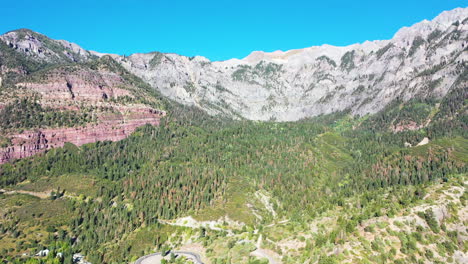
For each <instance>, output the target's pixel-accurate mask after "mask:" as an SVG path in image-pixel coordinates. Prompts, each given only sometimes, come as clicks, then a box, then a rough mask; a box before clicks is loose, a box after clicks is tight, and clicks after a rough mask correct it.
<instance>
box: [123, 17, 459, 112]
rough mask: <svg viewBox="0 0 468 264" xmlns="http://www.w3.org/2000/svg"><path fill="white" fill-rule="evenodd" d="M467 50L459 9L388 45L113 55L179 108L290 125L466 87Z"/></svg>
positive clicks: (398, 35) (399, 34) (400, 34)
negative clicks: (234, 55)
mask: <svg viewBox="0 0 468 264" xmlns="http://www.w3.org/2000/svg"><path fill="white" fill-rule="evenodd" d="M467 47H468V8H458V9H454V10H452V11H447V12H443V13H442V14H441V15H439V16H438V17H436V18H435V19H434V20H432V21H423V22H420V23H418V24H415V25H413V26H412V27H408V28H402V29H401V30H399V31H398V32H397V33H396V34H395V36H394V38H393V39H391V40H383V41H373V42H365V43H362V44H354V45H350V46H347V47H334V46H329V45H323V46H319V47H311V48H305V49H299V50H291V51H286V52H283V51H276V52H273V53H265V52H260V51H256V52H253V53H252V54H250V55H249V56H248V57H246V58H244V59H243V60H238V59H232V60H228V61H221V62H210V61H209V60H207V59H206V58H203V57H194V58H187V57H184V56H179V55H176V54H161V53H149V54H133V55H131V56H129V57H122V56H114V58H116V60H118V61H119V62H120V63H121V64H122V65H123V66H124V67H125V68H126V69H128V70H129V71H131V72H132V73H134V74H136V75H137V76H140V77H141V78H143V79H144V80H146V81H147V82H148V83H150V84H151V85H152V86H153V87H154V88H155V89H158V90H160V91H161V92H162V94H164V95H166V96H168V97H170V98H172V99H174V100H177V101H178V102H181V103H183V104H192V105H197V106H200V107H201V108H203V109H206V110H207V111H208V112H209V113H211V114H219V113H224V114H228V115H232V116H242V117H245V118H248V119H254V120H268V119H274V120H279V121H289V120H298V119H301V118H305V117H309V116H315V115H319V114H323V113H331V112H335V111H340V110H345V109H350V110H351V111H352V113H353V114H366V113H375V112H377V111H379V110H381V109H382V108H383V107H385V106H386V105H387V104H388V103H389V102H391V101H393V100H394V99H395V98H402V99H404V100H409V99H411V98H413V97H416V96H417V97H428V96H432V97H439V98H440V97H442V96H444V95H445V94H446V93H447V91H448V90H449V89H451V88H452V86H453V85H462V86H463V85H465V86H466V85H467V82H466V78H465V79H464V81H462V82H461V83H460V76H466V74H468V73H467V68H468V65H467V63H468V52H467ZM457 79H458V82H457ZM461 79H463V78H461Z"/></svg>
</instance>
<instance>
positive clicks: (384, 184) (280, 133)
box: [0, 90, 468, 263]
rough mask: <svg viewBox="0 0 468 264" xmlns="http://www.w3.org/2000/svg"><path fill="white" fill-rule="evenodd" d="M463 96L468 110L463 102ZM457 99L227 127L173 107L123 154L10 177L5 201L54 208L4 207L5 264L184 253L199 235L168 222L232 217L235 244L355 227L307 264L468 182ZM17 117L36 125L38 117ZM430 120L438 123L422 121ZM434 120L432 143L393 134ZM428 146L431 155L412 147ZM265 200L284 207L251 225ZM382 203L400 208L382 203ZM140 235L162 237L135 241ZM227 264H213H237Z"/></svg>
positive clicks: (35, 164) (70, 150) (65, 160)
mask: <svg viewBox="0 0 468 264" xmlns="http://www.w3.org/2000/svg"><path fill="white" fill-rule="evenodd" d="M461 96H464V97H465V98H466V97H467V95H466V90H464V91H462V94H461ZM447 98H448V99H445V100H444V101H442V102H438V101H435V100H426V101H410V102H406V103H404V102H395V103H394V104H392V105H391V106H390V107H388V109H385V110H384V111H383V112H381V113H379V114H377V115H373V116H364V117H352V116H350V115H349V114H348V113H346V112H343V113H337V114H333V115H327V116H319V117H316V118H311V119H308V120H303V121H300V122H284V123H274V122H254V121H234V120H226V119H223V118H217V117H211V116H208V115H206V114H204V113H203V112H202V111H200V110H197V109H196V108H190V107H182V106H179V105H177V104H175V103H168V105H167V108H168V110H169V111H168V112H169V113H170V114H169V115H168V116H167V117H165V118H164V119H163V120H162V123H161V125H160V126H150V125H147V126H144V127H142V128H140V129H138V130H137V131H136V132H135V133H134V134H132V135H131V136H130V137H129V138H127V139H124V140H122V141H119V142H97V143H93V144H87V145H84V146H81V147H76V146H74V145H72V144H67V145H66V146H65V147H63V148H58V149H53V150H50V151H48V152H47V153H45V154H41V155H38V156H35V157H32V158H28V159H22V160H18V161H16V162H14V163H11V164H4V165H2V167H1V168H0V183H1V187H2V188H5V189H11V190H17V191H20V190H31V191H46V190H47V189H49V188H53V192H52V193H51V194H50V197H49V198H47V199H39V198H36V197H34V196H28V195H27V194H23V193H21V192H18V193H17V194H16V195H10V194H1V195H0V203H1V204H2V207H4V208H8V209H7V210H2V221H1V224H0V237H1V238H2V241H8V242H6V243H2V248H1V249H0V250H1V255H2V256H3V260H4V261H5V262H10V261H13V262H14V263H23V262H27V263H44V262H46V263H72V257H71V256H72V253H73V252H81V253H82V254H84V255H86V259H87V260H88V261H90V262H92V263H123V262H129V261H131V260H134V259H135V258H136V257H138V256H141V255H144V254H145V253H147V252H149V250H151V248H158V249H160V250H164V249H165V248H168V246H170V245H174V243H176V244H177V242H174V241H173V239H174V234H181V235H180V236H179V239H181V238H182V234H186V233H187V232H189V233H190V232H193V231H190V230H187V228H182V227H175V226H170V225H166V224H164V222H163V221H167V220H171V219H175V218H178V217H183V216H187V215H192V216H195V217H196V218H198V219H200V220H203V219H207V220H216V219H217V218H218V217H222V216H224V215H227V216H228V217H229V218H230V219H232V220H234V221H238V222H242V223H245V224H246V226H245V227H247V229H245V227H244V229H243V230H238V231H236V232H240V233H242V232H243V231H246V230H249V229H251V230H253V229H257V230H263V229H264V228H265V226H268V224H270V223H273V222H274V219H287V220H288V221H291V222H295V223H299V224H301V225H305V224H306V223H309V222H311V221H314V219H317V218H318V217H320V216H321V215H323V214H327V212H330V211H333V210H336V209H337V208H343V210H349V212H352V213H350V214H346V215H343V216H341V218H340V219H339V221H338V225H337V227H336V228H335V230H332V231H331V232H329V233H326V234H325V233H324V234H322V235H321V237H319V238H317V239H315V242H312V244H311V245H310V246H307V247H306V248H305V249H304V252H307V251H308V250H312V249H311V248H309V249H308V247H312V246H313V245H315V246H314V247H315V248H318V247H319V246H320V245H323V244H327V243H341V242H340V241H344V239H345V237H346V236H347V235H346V234H351V233H353V232H355V230H356V229H357V228H358V226H359V225H360V224H361V223H363V221H365V220H367V219H371V218H373V217H376V216H382V215H387V216H392V215H395V214H397V213H398V211H399V210H400V209H401V208H403V207H404V206H406V205H409V204H411V203H413V202H415V201H418V200H419V199H422V197H424V192H425V188H426V187H427V186H430V185H431V184H433V183H434V182H438V181H441V182H448V181H451V178H452V177H453V175H460V174H461V175H466V173H467V170H468V167H467V166H466V162H467V157H468V153H467V150H468V141H467V139H466V138H467V135H466V131H467V128H466V124H467V122H466V115H464V114H462V113H464V111H465V109H466V105H465V102H464V101H459V98H460V95H456V96H453V97H447ZM465 101H466V100H465ZM20 103H22V104H26V106H27V107H24V109H26V110H27V111H29V110H28V109H32V110H31V111H34V109H36V108H37V106H35V105H34V104H32V105H29V104H27V101H22V102H20ZM396 108H400V109H401V108H402V109H405V110H403V111H396V110H395V109H396ZM421 108H424V109H426V108H427V109H428V110H421V111H420V110H414V109H421ZM3 111H13V109H12V110H10V109H9V108H7V109H4V110H3ZM433 112H436V114H435V115H434V114H433ZM18 113H19V114H21V113H26V111H24V112H18ZM429 115H432V116H434V117H433V120H432V122H431V124H430V125H428V126H427V127H425V128H423V129H419V130H416V131H404V132H397V133H394V132H392V131H390V129H389V128H390V127H391V123H392V122H395V120H398V119H403V118H404V119H405V120H408V119H413V120H415V121H416V120H425V119H427V118H428V116H429ZM10 123H11V122H10ZM11 124H15V123H11ZM425 137H428V138H429V139H430V143H429V144H427V145H424V146H418V147H405V142H407V143H410V144H412V145H413V146H415V145H416V144H417V143H419V142H420V141H421V140H422V139H423V138H425ZM465 179H466V178H465ZM412 186H413V187H412ZM257 190H263V191H265V192H266V193H268V194H269V195H270V196H271V198H272V199H274V200H275V201H276V202H275V203H273V208H274V211H275V212H276V214H277V215H275V216H272V215H269V214H267V213H265V212H264V213H263V214H262V212H260V211H259V214H262V215H263V217H262V218H257V217H255V215H254V214H252V213H251V212H250V208H249V207H247V206H246V204H247V203H248V202H249V200H250V199H251V194H252V193H254V192H256V191H257ZM382 192H388V193H389V195H391V196H392V197H393V198H392V199H389V198H388V197H387V198H386V199H383V198H382V199H376V197H379V195H381V193H382ZM464 197H466V195H464ZM346 208H348V209H346ZM41 210H43V211H41ZM427 217H428V219H429V220H428V221H431V220H432V217H431V216H430V215H429V216H427ZM437 228H438V227H437ZM141 230H152V231H151V232H150V233H149V234H146V235H145V236H144V238H138V236H141V234H140V232H141ZM202 231H203V232H206V233H207V234H203V235H196V236H200V237H201V238H200V239H201V240H202V241H205V242H204V243H208V242H209V241H213V240H215V239H216V237H218V236H224V235H225V234H223V232H221V233H219V232H215V233H213V232H214V231H210V230H208V231H205V230H202ZM39 233H41V234H43V235H41V236H36V235H37V234H39ZM213 236H214V237H213ZM175 237H178V236H177V235H175ZM168 241H171V243H168ZM207 241H208V242H207ZM179 242H180V241H179ZM212 243H214V242H212ZM452 244H453V243H452ZM452 244H451V246H453V247H455V248H458V247H460V246H461V247H463V245H458V246H457V245H456V244H454V245H452ZM465 246H466V244H465ZM43 248H48V249H52V250H54V251H55V252H61V253H63V255H62V257H60V258H55V257H49V258H33V259H29V258H18V254H20V253H21V252H23V251H27V250H30V251H32V252H35V251H38V250H40V249H43ZM465 250H466V248H465ZM322 254H324V253H322ZM49 256H54V255H53V254H49ZM319 256H320V254H319ZM402 259H404V258H402ZM226 261H228V260H226V259H224V260H223V259H220V260H217V261H216V262H214V263H235V262H226ZM255 261H256V260H253V259H251V260H249V262H251V263H255ZM286 261H287V258H286ZM295 261H297V259H296V260H294V258H292V259H291V262H286V263H297V262H295ZM323 261H331V262H323V263H333V261H335V260H334V259H330V258H327V259H323ZM410 262H411V261H410ZM402 263H403V262H402Z"/></svg>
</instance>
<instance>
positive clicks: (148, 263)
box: [135, 251, 204, 264]
mask: <svg viewBox="0 0 468 264" xmlns="http://www.w3.org/2000/svg"><path fill="white" fill-rule="evenodd" d="M170 253H173V254H174V255H176V256H177V255H179V256H184V257H186V258H188V259H190V260H192V261H193V263H195V264H204V263H203V261H202V260H201V258H200V255H198V254H197V253H194V252H189V251H171V252H170ZM162 259H163V256H162V255H161V252H157V253H153V254H149V255H146V256H143V257H141V258H139V259H137V261H135V264H160V263H161V260H162Z"/></svg>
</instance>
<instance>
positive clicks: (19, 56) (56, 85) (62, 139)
mask: <svg viewBox="0 0 468 264" xmlns="http://www.w3.org/2000/svg"><path fill="white" fill-rule="evenodd" d="M13 43H14V44H13ZM161 109H163V104H162V102H161V101H160V99H159V98H158V96H157V94H156V93H155V92H154V90H152V89H151V88H150V87H149V86H148V85H147V84H145V83H144V82H142V81H141V80H140V79H139V78H137V77H135V76H133V75H132V74H130V73H128V72H127V71H126V70H125V69H123V68H122V67H121V66H120V65H119V64H117V63H116V62H115V61H114V60H113V59H112V58H111V57H109V56H102V57H97V56H95V55H92V54H91V53H90V52H87V51H84V50H82V49H81V48H79V47H77V46H76V45H74V44H69V43H68V42H64V41H55V40H50V39H48V38H47V37H45V36H43V35H40V34H38V33H35V32H32V31H29V30H19V31H13V32H9V33H7V34H5V35H3V36H2V37H1V38H0V125H1V127H0V135H1V146H0V163H4V162H8V161H11V160H13V159H18V158H24V157H29V156H31V155H34V154H36V153H40V152H43V151H45V150H47V149H51V148H56V147H62V146H63V145H64V144H65V143H66V142H70V143H73V144H76V145H78V146H80V145H82V144H86V143H92V142H96V141H105V140H112V141H116V140H121V139H123V138H125V137H127V136H128V135H129V134H131V133H132V132H133V131H134V130H135V129H136V128H137V127H139V126H142V125H145V124H147V123H149V124H153V125H157V124H159V119H160V117H162V116H164V115H165V112H164V111H162V110H161Z"/></svg>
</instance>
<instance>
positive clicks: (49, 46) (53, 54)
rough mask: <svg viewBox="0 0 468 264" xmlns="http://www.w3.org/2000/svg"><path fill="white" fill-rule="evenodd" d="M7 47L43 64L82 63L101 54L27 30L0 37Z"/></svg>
mask: <svg viewBox="0 0 468 264" xmlns="http://www.w3.org/2000/svg"><path fill="white" fill-rule="evenodd" d="M0 39H1V40H3V41H4V42H5V43H6V44H7V45H8V46H9V47H11V48H13V49H15V50H16V51H19V52H22V53H24V54H26V55H28V56H31V57H33V58H35V59H37V60H40V61H44V62H83V61H87V60H90V59H92V58H95V57H99V56H101V54H99V53H97V52H93V51H87V50H84V49H83V48H81V47H80V46H78V45H76V44H74V43H70V42H68V41H65V40H53V39H50V38H48V37H46V36H44V35H41V34H38V33H36V32H34V31H31V30H29V29H20V30H16V31H11V32H8V33H5V34H4V35H2V36H0Z"/></svg>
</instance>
